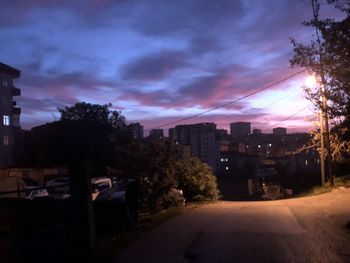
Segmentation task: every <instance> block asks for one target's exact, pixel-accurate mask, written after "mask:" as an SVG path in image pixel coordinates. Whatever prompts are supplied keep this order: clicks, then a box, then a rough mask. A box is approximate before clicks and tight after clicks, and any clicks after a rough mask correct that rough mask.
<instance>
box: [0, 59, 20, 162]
mask: <svg viewBox="0 0 350 263" xmlns="http://www.w3.org/2000/svg"><path fill="white" fill-rule="evenodd" d="M20 74H21V72H20V71H19V70H17V69H15V68H13V67H10V66H8V65H6V64H3V63H0V118H1V119H0V121H1V123H0V167H9V166H11V164H12V162H13V146H14V139H15V133H16V131H17V130H19V129H20V115H21V108H19V107H18V106H17V102H16V101H15V100H14V97H16V96H20V95H21V90H20V89H18V88H16V87H15V86H14V85H13V80H14V79H17V78H19V77H20Z"/></svg>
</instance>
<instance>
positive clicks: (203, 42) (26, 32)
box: [0, 0, 337, 132]
mask: <svg viewBox="0 0 350 263" xmlns="http://www.w3.org/2000/svg"><path fill="white" fill-rule="evenodd" d="M185 3H186V4H185ZM3 5H4V6H3V8H2V9H1V10H0V17H1V18H0V32H1V34H0V47H1V49H0V50H1V51H0V61H1V62H3V63H5V64H8V65H11V66H14V67H15V68H18V69H19V70H21V72H22V76H21V78H20V79H18V80H17V81H16V83H15V85H16V86H18V87H19V88H21V90H22V95H21V100H20V101H19V102H18V104H19V106H20V107H21V108H22V116H21V123H22V126H23V127H24V128H27V129H28V128H31V127H33V126H36V125H41V124H44V123H46V122H51V121H54V120H57V119H58V118H59V113H58V111H57V107H60V108H61V107H64V106H67V105H73V104H74V103H76V102H78V101H86V102H89V103H98V104H105V103H109V102H110V103H112V104H113V106H114V107H115V109H118V110H121V111H122V114H123V115H124V116H125V117H126V118H127V120H128V121H129V122H140V123H141V124H142V125H143V126H144V127H145V130H149V129H151V128H154V127H157V126H159V125H162V124H166V123H169V122H172V121H176V120H178V119H181V118H183V117H188V116H192V115H195V114H198V113H201V112H205V111H207V110H210V109H212V108H213V107H217V106H218V105H222V104H225V103H227V102H230V101H234V100H236V99H237V98H240V97H242V96H245V95H246V94H247V93H249V92H251V91H252V90H256V89H259V88H262V87H265V86H267V85H271V84H273V83H275V82H277V81H279V80H282V79H284V78H286V77H288V76H290V75H291V74H294V73H295V72H297V71H300V68H297V69H291V68H290V65H289V59H291V58H292V55H293V50H292V49H293V48H292V45H291V43H290V39H289V38H290V37H292V38H295V39H296V40H297V41H301V42H305V43H308V42H309V40H310V37H311V36H312V33H313V31H312V29H310V28H306V27H304V26H302V25H301V22H303V21H306V20H310V19H311V16H312V11H311V7H310V4H309V3H308V2H307V1H291V0H285V1H282V0H281V1H264V2H263V3H262V1H215V2H214V1H191V2H190V3H188V2H185V1H176V3H175V2H164V1H152V2H150V1H90V2H89V3H86V2H85V1H50V2H49V3H48V2H47V1H11V2H9V3H5V4H3ZM321 11H322V12H321V15H323V16H324V17H336V16H337V13H336V11H335V9H334V8H333V7H331V6H328V5H321ZM305 77H306V73H303V74H299V75H298V76H296V77H294V78H291V79H289V80H288V81H285V82H282V83H280V84H278V85H276V86H273V87H271V88H269V89H267V90H265V91H263V92H261V93H258V94H256V95H254V96H251V97H249V98H247V99H244V100H241V101H239V102H237V103H234V104H231V105H229V106H227V107H224V108H220V109H217V110H216V111H212V112H210V113H208V114H206V115H202V116H200V117H197V118H193V119H189V120H187V121H183V122H181V123H178V124H189V123H201V122H215V123H216V124H217V125H218V127H219V128H224V129H228V127H229V124H230V123H231V122H236V121H248V122H251V123H252V127H254V128H259V129H262V130H263V131H264V132H269V131H270V130H272V129H273V128H275V127H277V126H282V127H286V128H288V130H289V131H305V130H307V129H310V128H311V127H312V121H311V119H310V118H308V116H310V115H312V111H311V110H310V109H311V108H312V107H311V105H310V107H307V106H308V105H309V103H308V102H307V101H306V100H305V99H303V97H304V95H303V92H302V88H301V86H302V85H303V83H304V80H305ZM298 111H299V112H298ZM294 113H297V114H296V115H294V116H292V115H293V114H294ZM288 116H292V117H291V118H289V119H288V120H286V121H283V120H285V118H286V117H288ZM174 126H175V125H172V126H171V125H170V126H165V127H162V129H164V130H165V131H167V129H169V128H171V127H174Z"/></svg>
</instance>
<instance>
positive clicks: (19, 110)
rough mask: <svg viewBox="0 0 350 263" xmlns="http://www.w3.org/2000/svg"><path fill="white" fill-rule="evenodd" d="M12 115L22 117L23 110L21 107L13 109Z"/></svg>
mask: <svg viewBox="0 0 350 263" xmlns="http://www.w3.org/2000/svg"><path fill="white" fill-rule="evenodd" d="M12 114H13V115H21V108H20V107H12Z"/></svg>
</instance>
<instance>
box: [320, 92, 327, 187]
mask: <svg viewBox="0 0 350 263" xmlns="http://www.w3.org/2000/svg"><path fill="white" fill-rule="evenodd" d="M321 99H322V101H323V96H322V97H321ZM323 117H324V116H323V109H322V108H321V110H320V133H321V150H320V156H321V182H322V187H324V186H325V183H326V176H325V152H324V126H323V124H324V122H323V119H324V118H323Z"/></svg>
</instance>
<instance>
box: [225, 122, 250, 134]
mask: <svg viewBox="0 0 350 263" xmlns="http://www.w3.org/2000/svg"><path fill="white" fill-rule="evenodd" d="M230 131H231V137H232V138H240V137H244V136H247V135H250V122H233V123H231V124H230Z"/></svg>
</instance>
